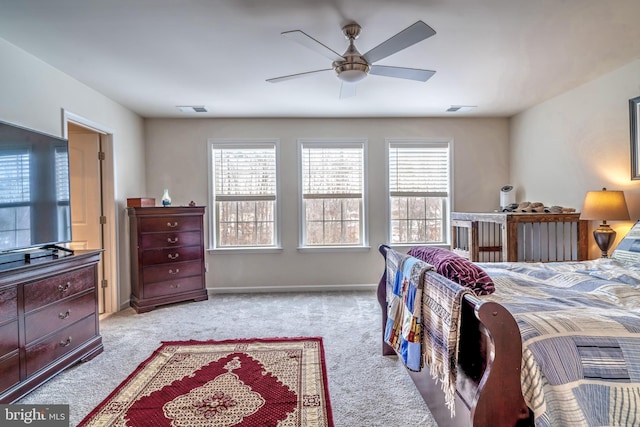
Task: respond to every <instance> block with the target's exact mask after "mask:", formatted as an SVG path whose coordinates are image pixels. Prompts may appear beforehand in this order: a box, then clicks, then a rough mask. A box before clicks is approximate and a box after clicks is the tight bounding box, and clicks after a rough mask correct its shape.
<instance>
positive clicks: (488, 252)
mask: <svg viewBox="0 0 640 427" xmlns="http://www.w3.org/2000/svg"><path fill="white" fill-rule="evenodd" d="M587 226H588V221H585V220H581V219H580V214H579V213H557V214H545V213H506V212H492V213H469V212H452V213H451V241H452V247H451V250H452V251H453V252H455V253H457V254H458V255H460V256H462V257H463V258H467V259H469V260H471V261H474V262H502V261H507V262H515V261H524V262H534V261H540V262H550V261H583V260H585V259H587V256H588V253H587V252H588V249H589V248H588V239H589V236H588V234H587Z"/></svg>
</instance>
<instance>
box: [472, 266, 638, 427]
mask: <svg viewBox="0 0 640 427" xmlns="http://www.w3.org/2000/svg"><path fill="white" fill-rule="evenodd" d="M480 266H481V267H482V268H483V269H485V271H486V272H487V273H488V274H489V275H490V276H491V278H492V279H493V281H494V283H495V287H496V292H495V293H494V294H492V295H490V296H487V297H483V299H484V298H486V299H489V300H493V301H496V302H499V303H500V304H502V305H504V306H505V307H506V308H507V309H508V310H509V311H510V312H511V313H512V314H513V315H514V317H515V319H516V321H517V323H518V326H519V327H520V331H521V334H522V341H523V360H522V391H523V395H524V398H525V401H526V402H527V404H528V406H529V407H530V408H531V409H532V410H533V411H534V415H535V423H536V426H540V427H546V426H572V427H574V426H640V267H638V268H637V267H636V266H630V265H628V264H621V263H620V262H618V261H616V260H611V259H610V260H604V259H603V260H596V261H585V262H569V263H545V264H541V263H528V264H527V263H484V264H480Z"/></svg>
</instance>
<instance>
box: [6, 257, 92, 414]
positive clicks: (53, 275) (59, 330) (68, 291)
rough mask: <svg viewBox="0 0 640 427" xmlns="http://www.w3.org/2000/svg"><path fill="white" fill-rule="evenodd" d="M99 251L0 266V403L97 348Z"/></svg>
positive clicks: (22, 392)
mask: <svg viewBox="0 0 640 427" xmlns="http://www.w3.org/2000/svg"><path fill="white" fill-rule="evenodd" d="M99 261H100V251H76V252H75V254H74V255H67V256H64V257H61V258H56V257H54V256H49V257H41V258H35V259H32V260H29V261H26V260H25V261H24V262H11V263H7V264H2V265H0V373H1V374H0V403H10V402H13V401H15V400H17V399H19V398H21V397H22V396H24V395H25V394H27V393H29V392H30V391H32V390H33V389H35V388H36V387H38V386H39V385H40V384H42V383H43V382H45V381H47V380H48V379H50V378H51V377H53V376H54V375H56V374H58V373H59V372H61V371H62V370H64V369H66V368H68V367H69V366H71V365H73V364H75V363H77V362H80V361H85V360H89V359H91V358H93V357H94V356H96V355H97V354H99V353H100V352H102V351H103V346H102V338H101V337H100V335H99V323H98V322H99V318H98V316H99V314H98V286H97V282H98V262H99Z"/></svg>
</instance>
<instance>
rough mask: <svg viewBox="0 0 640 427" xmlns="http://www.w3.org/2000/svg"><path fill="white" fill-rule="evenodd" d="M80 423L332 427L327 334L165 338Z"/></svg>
mask: <svg viewBox="0 0 640 427" xmlns="http://www.w3.org/2000/svg"><path fill="white" fill-rule="evenodd" d="M79 425H80V426H133V427H140V426H154V427H155V426H158V427H160V426H175V427H178V426H185V427H186V426H189V427H199V426H216V427H217V426H220V427H228V426H242V427H276V426H278V427H285V426H286V427H311V426H318V427H333V425H334V424H333V419H332V415H331V404H330V402H329V390H328V388H327V374H326V367H325V363H324V349H323V347H322V338H318V337H312V338H273V339H249V340H228V341H170V342H163V343H162V345H161V346H160V347H159V348H158V349H157V350H156V351H155V352H154V353H153V354H152V355H151V357H149V358H148V359H147V360H146V361H144V362H143V363H142V364H140V366H138V368H136V370H135V371H134V372H133V373H132V374H131V375H129V377H128V378H127V379H126V380H125V381H124V382H123V383H122V384H120V385H119V386H118V387H117V388H116V389H115V390H114V391H113V392H112V393H111V394H110V395H109V396H108V397H107V398H106V399H105V400H104V401H103V402H102V403H101V404H100V405H99V406H98V407H97V408H95V409H94V410H93V411H91V413H90V414H89V415H87V417H86V418H85V419H84V420H82V422H81V423H80V424H79Z"/></svg>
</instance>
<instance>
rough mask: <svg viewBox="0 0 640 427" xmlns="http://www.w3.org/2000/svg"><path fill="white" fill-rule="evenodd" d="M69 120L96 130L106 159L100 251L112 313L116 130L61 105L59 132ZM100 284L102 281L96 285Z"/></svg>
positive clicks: (116, 295) (116, 287) (116, 291)
mask: <svg viewBox="0 0 640 427" xmlns="http://www.w3.org/2000/svg"><path fill="white" fill-rule="evenodd" d="M69 123H73V124H76V125H78V126H82V127H84V128H87V129H89V130H92V131H94V132H96V133H98V135H99V137H100V143H101V145H102V151H103V152H104V153H105V159H104V160H103V163H102V179H101V180H100V186H101V198H102V214H103V215H104V216H105V217H106V224H104V225H103V227H104V228H103V240H102V246H103V248H104V249H105V251H104V252H103V254H102V262H103V264H104V277H103V279H105V280H107V284H108V286H107V288H106V291H105V292H104V313H103V314H109V313H115V312H117V311H118V310H119V309H120V304H119V303H118V301H120V283H119V281H118V277H119V275H118V256H117V249H118V245H117V235H118V230H117V228H118V223H117V215H116V203H115V173H114V170H115V164H114V160H113V152H114V149H113V148H114V140H115V132H114V131H113V129H111V128H109V127H108V126H104V125H102V124H100V123H97V122H94V121H93V120H90V119H87V118H86V117H83V116H80V115H78V114H75V113H72V112H70V111H68V110H65V109H64V108H63V109H62V136H63V138H65V139H68V138H69V126H68V124H69ZM99 286H101V285H99Z"/></svg>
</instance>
